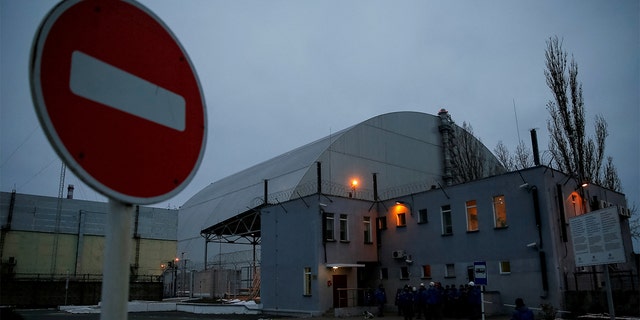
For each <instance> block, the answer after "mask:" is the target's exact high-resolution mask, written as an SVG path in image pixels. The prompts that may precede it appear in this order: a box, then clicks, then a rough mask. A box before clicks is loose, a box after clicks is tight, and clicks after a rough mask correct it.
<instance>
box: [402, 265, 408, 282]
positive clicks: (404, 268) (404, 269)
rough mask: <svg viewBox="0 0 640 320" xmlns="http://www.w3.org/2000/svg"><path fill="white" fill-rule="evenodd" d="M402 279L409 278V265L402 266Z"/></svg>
mask: <svg viewBox="0 0 640 320" xmlns="http://www.w3.org/2000/svg"><path fill="white" fill-rule="evenodd" d="M400 279H409V267H407V266H404V267H400Z"/></svg>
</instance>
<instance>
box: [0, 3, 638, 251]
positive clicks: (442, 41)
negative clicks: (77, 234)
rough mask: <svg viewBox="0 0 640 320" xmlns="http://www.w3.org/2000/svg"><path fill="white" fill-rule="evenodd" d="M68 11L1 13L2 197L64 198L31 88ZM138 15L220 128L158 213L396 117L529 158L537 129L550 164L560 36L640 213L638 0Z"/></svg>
mask: <svg viewBox="0 0 640 320" xmlns="http://www.w3.org/2000/svg"><path fill="white" fill-rule="evenodd" d="M56 3H57V1H18V0H0V80H1V83H0V121H1V122H0V147H1V149H0V190H1V191H6V192H10V191H11V190H14V189H15V190H16V191H17V192H19V193H26V194H36V195H46V196H57V194H58V186H59V183H60V181H59V177H60V167H61V161H60V158H59V157H58V156H57V154H56V153H55V152H54V150H53V148H52V147H51V145H50V144H49V142H48V140H47V138H46V136H45V134H44V132H43V130H42V128H41V127H40V124H39V122H38V119H37V116H36V113H35V110H34V107H33V100H32V97H31V93H30V84H29V54H30V50H31V46H32V42H33V39H34V35H35V33H36V31H37V29H38V26H39V24H40V22H41V21H42V19H43V18H44V17H45V16H46V14H47V12H48V11H49V10H51V9H52V8H53V6H54V5H55V4H56ZM141 3H142V4H144V5H145V6H147V7H148V8H149V9H150V10H151V11H152V12H154V13H155V14H156V15H157V16H158V17H159V18H160V19H161V20H162V21H164V23H165V24H166V25H167V26H168V27H169V28H170V29H171V30H172V32H173V33H174V34H175V36H176V37H177V38H178V39H179V41H180V42H181V44H182V46H183V48H184V49H185V50H186V51H187V53H188V55H189V57H190V59H191V61H192V63H193V65H194V66H195V69H196V72H197V74H198V77H199V79H200V84H201V87H202V90H203V93H204V96H205V101H206V105H207V113H208V125H209V127H208V137H207V146H206V151H205V154H204V158H203V161H202V164H201V166H200V168H199V170H198V171H197V173H196V175H195V177H194V179H193V180H192V181H191V183H190V184H189V185H188V186H187V187H186V188H185V189H184V190H183V191H182V192H180V193H179V194H178V195H177V196H175V197H173V198H171V199H169V200H167V201H165V202H161V203H159V204H156V206H159V207H163V208H166V207H171V208H176V207H179V206H181V205H182V204H183V203H184V202H185V201H187V200H188V199H189V198H190V197H191V196H193V195H194V194H195V193H197V192H198V191H199V190H200V189H202V188H203V187H205V186H207V185H208V184H210V183H212V182H214V181H216V180H219V179H221V178H223V177H226V176H228V175H231V174H233V173H235V172H238V171H240V170H242V169H244V168H247V167H249V166H251V165H254V164H257V163H259V162H262V161H265V160H267V159H270V158H272V157H274V156H277V155H279V154H282V153H284V152H287V151H288V150H291V149H293V148H296V147H299V146H302V145H304V144H307V143H309V142H311V141H314V140H316V139H319V138H322V137H324V136H327V135H329V134H330V133H332V132H336V131H339V130H342V129H344V128H346V127H349V126H352V125H354V124H357V123H360V122H362V121H364V120H367V119H369V118H371V117H374V116H377V115H380V114H384V113H388V112H395V111H419V112H425V113H429V114H437V112H438V110H439V109H440V108H445V109H447V110H448V111H449V112H450V114H451V116H452V117H453V120H454V121H455V122H456V123H458V124H459V125H462V123H463V122H467V123H470V124H471V125H472V126H473V130H474V133H475V135H476V136H477V137H478V138H480V139H481V141H482V142H483V143H484V144H485V145H486V146H487V147H488V148H489V149H490V150H493V149H494V148H495V146H496V145H497V144H498V142H499V141H502V142H503V143H504V144H505V145H506V146H507V147H508V148H509V149H510V150H511V151H512V152H513V151H514V150H515V147H516V145H517V143H518V139H520V140H522V141H524V143H525V144H526V145H527V146H530V145H531V143H530V138H529V130H530V129H532V128H536V129H537V132H538V139H539V147H540V153H541V155H542V159H543V160H544V161H548V160H549V155H548V151H546V150H547V149H548V141H549V139H548V130H547V122H546V121H547V119H548V118H549V114H548V111H547V109H546V104H547V102H548V101H549V100H550V99H552V98H553V97H552V94H551V91H550V90H549V88H548V87H547V86H546V83H545V77H544V69H545V58H544V52H545V48H546V41H548V39H549V38H550V37H553V36H558V37H559V38H560V39H562V41H563V47H564V49H565V50H566V51H567V52H569V53H570V55H573V57H574V59H575V60H576V62H577V63H578V66H579V75H578V79H579V81H581V82H582V85H583V91H584V102H585V110H586V119H587V121H588V124H587V132H588V135H593V123H594V122H593V120H594V117H595V116H596V115H597V114H601V115H603V116H604V118H605V119H606V121H607V123H608V129H609V136H608V138H607V141H606V142H607V143H606V150H605V153H606V155H607V156H612V157H613V161H614V164H615V166H616V167H617V169H618V174H619V176H620V178H621V180H622V187H623V192H624V193H625V194H626V195H627V199H628V205H629V207H634V206H635V207H640V178H639V177H640V172H639V170H640V169H639V168H640V156H639V150H640V129H639V125H638V124H639V123H640V111H639V109H640V58H639V57H640V2H638V1H637V0H623V1H590V0H587V1H584V0H568V1H546V0H545V1H511V0H509V1H497V0H496V1H482V2H481V1H402V0H401V1H376V0H367V1H364V0H359V1H242V0H240V1H209V0H206V1H204V0H203V1H195V0H190V1H173V0H153V1H152V0H147V1H141ZM67 184H73V185H75V197H76V198H78V199H86V200H97V201H106V198H105V197H104V196H101V195H100V194H98V193H97V192H95V191H93V190H92V189H91V188H90V187H88V186H86V185H85V184H83V183H82V182H81V181H80V180H79V179H78V178H77V177H75V176H74V175H73V174H72V173H71V172H67V174H66V179H65V185H67ZM65 194H66V191H65ZM638 214H640V213H638V212H636V215H638ZM636 218H637V217H636ZM639 248H640V246H638V244H637V243H636V251H637V252H638V251H640V249H639Z"/></svg>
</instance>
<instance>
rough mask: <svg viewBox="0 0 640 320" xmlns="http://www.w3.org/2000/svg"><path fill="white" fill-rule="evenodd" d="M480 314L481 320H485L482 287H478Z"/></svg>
mask: <svg viewBox="0 0 640 320" xmlns="http://www.w3.org/2000/svg"><path fill="white" fill-rule="evenodd" d="M480 312H481V314H482V320H485V318H484V286H481V287H480Z"/></svg>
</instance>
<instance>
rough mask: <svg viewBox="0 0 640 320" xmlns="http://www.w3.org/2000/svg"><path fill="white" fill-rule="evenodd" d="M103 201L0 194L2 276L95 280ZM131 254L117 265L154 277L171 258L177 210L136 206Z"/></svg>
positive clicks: (105, 206) (101, 264) (101, 242)
mask: <svg viewBox="0 0 640 320" xmlns="http://www.w3.org/2000/svg"><path fill="white" fill-rule="evenodd" d="M108 210H109V208H108V203H103V202H94V201H85V200H77V199H68V198H54V197H44V196H35V195H27V194H20V193H16V192H12V193H8V192H2V193H0V221H2V234H1V239H0V257H1V259H2V275H3V277H7V276H11V277H17V278H20V277H22V278H37V277H39V278H61V277H72V278H76V277H92V278H98V279H100V278H101V275H102V270H103V267H104V259H103V256H104V239H105V237H104V236H105V227H106V221H107V220H106V217H107V214H108ZM131 219H132V221H133V223H132V230H131V242H132V248H133V250H132V255H131V257H124V258H123V259H122V261H113V263H127V264H129V265H130V266H131V274H132V276H134V277H135V276H136V275H137V276H151V277H157V276H160V275H161V274H162V272H163V270H162V266H161V265H162V264H163V263H165V264H166V262H167V261H172V260H173V259H174V258H175V257H176V251H177V249H176V248H177V246H176V229H177V225H178V211H177V210H171V209H160V208H152V207H143V206H136V210H135V216H133V217H131Z"/></svg>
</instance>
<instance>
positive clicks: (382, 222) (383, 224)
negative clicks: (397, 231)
mask: <svg viewBox="0 0 640 320" xmlns="http://www.w3.org/2000/svg"><path fill="white" fill-rule="evenodd" d="M376 222H377V224H378V226H377V227H378V230H387V217H379V218H377V219H376Z"/></svg>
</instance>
